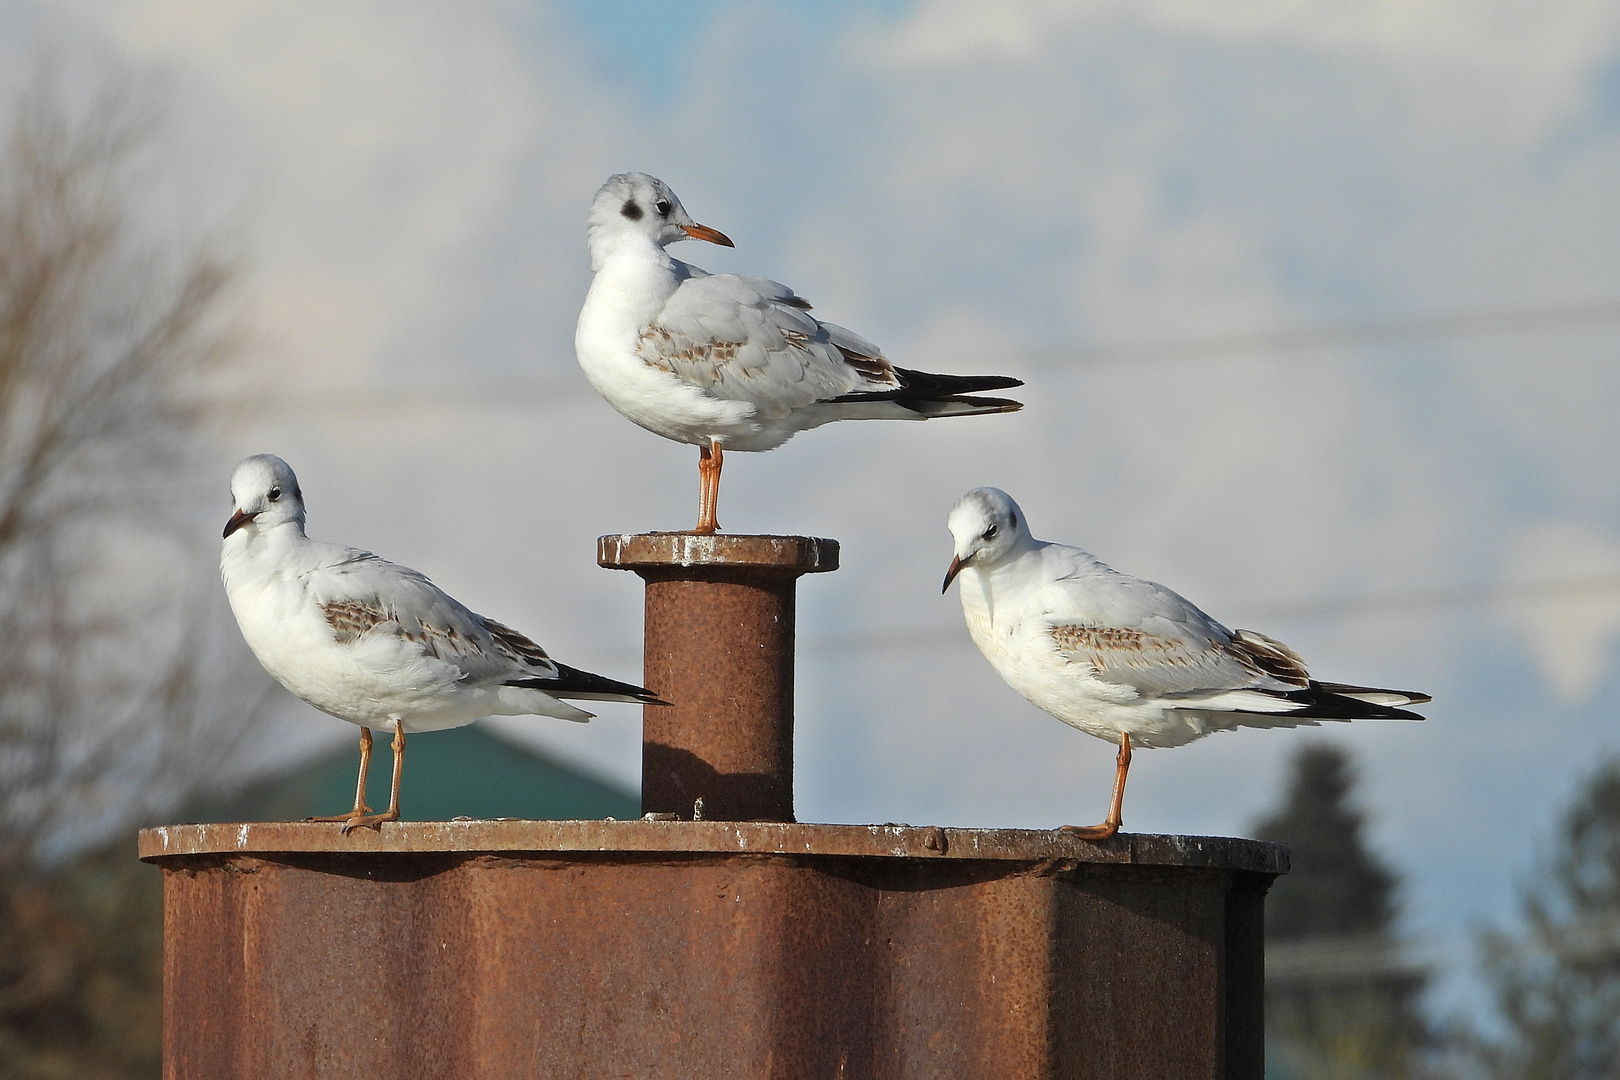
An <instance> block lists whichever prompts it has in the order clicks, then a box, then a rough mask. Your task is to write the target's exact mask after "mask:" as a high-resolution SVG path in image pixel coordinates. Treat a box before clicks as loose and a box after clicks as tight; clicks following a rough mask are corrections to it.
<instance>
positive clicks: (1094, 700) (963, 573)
mask: <svg viewBox="0 0 1620 1080" xmlns="http://www.w3.org/2000/svg"><path fill="white" fill-rule="evenodd" d="M948 524H949V527H950V530H951V536H952V538H953V539H954V540H955V542H956V554H955V557H954V558H952V559H951V566H950V570H949V571H947V572H946V574H945V584H944V587H943V588H942V589H941V592H943V591H944V590H945V589H949V588H950V587H951V582H952V581H953V580H955V579H956V578H957V577H960V578H961V579H962V584H961V586H960V588H959V590H958V591H959V592H960V593H961V596H962V613H963V614H964V615H965V616H966V617H967V626H968V634H969V635H970V636H971V637H972V638H973V643H974V644H975V645H977V646H978V647H979V651H980V652H982V653H984V657H985V659H986V660H989V661H990V666H991V667H993V668H995V669H996V671H997V673H999V674H1000V675H1001V677H1002V678H1003V679H1005V680H1006V681H1007V685H1008V686H1011V687H1012V688H1013V689H1014V690H1016V691H1018V692H1019V693H1020V694H1022V695H1024V697H1026V698H1028V699H1029V701H1030V702H1031V703H1032V704H1034V705H1036V706H1037V707H1039V708H1041V709H1044V710H1045V711H1047V712H1049V713H1051V714H1052V715H1053V716H1055V717H1057V718H1058V719H1059V720H1062V721H1063V722H1064V723H1065V724H1068V725H1069V726H1071V727H1076V728H1079V729H1080V730H1081V731H1084V732H1085V733H1086V734H1088V735H1095V736H1097V737H1098V738H1099V739H1107V740H1108V741H1109V742H1112V743H1117V744H1118V746H1119V756H1118V759H1117V760H1118V764H1117V767H1116V769H1115V772H1114V797H1113V801H1112V803H1111V804H1110V807H1109V811H1108V819H1107V820H1106V821H1104V822H1103V824H1101V825H1092V826H1086V827H1081V826H1075V825H1065V826H1063V828H1065V829H1067V830H1069V831H1071V832H1076V833H1079V834H1080V835H1081V836H1082V837H1084V838H1086V839H1088V840H1105V839H1107V838H1108V837H1110V836H1112V835H1114V833H1115V832H1117V831H1118V830H1119V827H1120V804H1121V802H1122V801H1123V800H1124V797H1125V774H1126V772H1127V771H1129V769H1130V765H1131V747H1132V746H1144V747H1153V746H1181V745H1182V744H1183V743H1189V742H1192V741H1193V740H1194V739H1200V738H1203V737H1204V736H1205V735H1208V734H1209V733H1210V732H1212V731H1224V730H1228V729H1231V728H1236V727H1296V726H1299V725H1302V724H1304V725H1309V726H1312V727H1314V726H1316V723H1317V721H1319V720H1422V719H1423V717H1421V716H1419V715H1418V714H1417V713H1414V712H1407V711H1406V710H1405V709H1402V708H1401V707H1400V706H1403V705H1421V704H1422V703H1423V702H1425V701H1429V700H1430V698H1429V696H1428V695H1427V694H1414V693H1410V692H1407V691H1404V690H1379V689H1375V688H1373V687H1369V686H1349V685H1346V684H1344V683H1326V682H1317V681H1316V680H1315V679H1313V678H1311V677H1310V675H1309V673H1307V672H1306V670H1305V662H1304V661H1303V660H1301V659H1300V658H1299V654H1298V653H1296V652H1294V650H1292V649H1290V648H1289V647H1288V646H1286V645H1284V644H1283V643H1282V642H1280V641H1273V640H1272V639H1271V638H1268V637H1266V636H1264V635H1263V634H1256V633H1255V632H1253V631H1252V630H1228V629H1227V628H1226V627H1224V626H1222V625H1221V624H1220V623H1218V622H1216V621H1215V620H1214V619H1212V618H1210V617H1209V616H1208V615H1205V614H1204V613H1203V612H1202V611H1200V610H1198V608H1196V607H1194V606H1193V605H1192V604H1191V603H1189V602H1188V601H1186V600H1184V599H1182V598H1181V597H1180V596H1178V595H1177V594H1175V593H1173V592H1171V591H1170V590H1169V589H1167V588H1165V587H1164V586H1163V585H1158V584H1155V583H1154V582H1151V581H1143V580H1142V579H1141V578H1134V577H1130V576H1128V575H1126V574H1121V573H1119V572H1118V571H1117V570H1111V569H1109V568H1108V567H1107V566H1104V565H1103V564H1102V563H1101V562H1099V561H1098V560H1097V559H1096V558H1095V557H1093V556H1092V555H1090V554H1088V553H1086V552H1084V551H1081V550H1080V549H1079V548H1076V547H1068V546H1066V545H1063V544H1051V543H1047V542H1046V541H1044V540H1037V539H1035V538H1034V537H1033V536H1031V535H1030V532H1029V523H1028V522H1027V521H1026V520H1025V519H1024V515H1023V512H1022V511H1021V510H1019V508H1018V504H1017V503H1015V502H1013V500H1012V498H1011V497H1010V496H1009V495H1008V494H1007V493H1006V492H1004V491H1000V490H998V489H996V488H989V487H984V488H975V489H974V490H972V491H970V492H968V493H967V494H966V495H963V496H962V497H961V498H960V499H958V500H957V502H956V505H955V506H953V507H952V508H951V513H950V518H949V520H948Z"/></svg>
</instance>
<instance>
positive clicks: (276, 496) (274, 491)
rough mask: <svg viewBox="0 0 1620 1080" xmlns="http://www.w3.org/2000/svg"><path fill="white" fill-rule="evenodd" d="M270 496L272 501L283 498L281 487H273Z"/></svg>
mask: <svg viewBox="0 0 1620 1080" xmlns="http://www.w3.org/2000/svg"><path fill="white" fill-rule="evenodd" d="M269 498H270V501H271V502H275V501H276V500H277V499H279V498H281V489H280V488H271V489H270V496H269Z"/></svg>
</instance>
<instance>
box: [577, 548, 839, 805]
mask: <svg viewBox="0 0 1620 1080" xmlns="http://www.w3.org/2000/svg"><path fill="white" fill-rule="evenodd" d="M596 561H597V562H598V563H600V564H601V565H602V566H605V567H609V568H611V569H615V570H632V571H634V572H635V573H636V574H638V575H640V576H641V578H642V579H643V580H644V581H645V582H646V583H647V584H646V591H647V597H646V605H647V609H646V611H647V614H646V645H645V660H644V664H645V671H644V675H643V683H644V685H646V686H647V688H648V689H650V690H652V691H654V692H655V693H657V694H658V695H659V696H660V697H662V698H664V699H665V700H666V701H669V702H671V703H672V704H671V705H669V706H660V705H648V706H646V707H645V708H644V709H643V718H642V744H641V811H642V813H644V814H647V813H658V814H675V815H676V816H677V817H679V818H682V819H687V820H690V819H692V818H693V817H694V816H701V817H702V818H704V819H706V820H711V821H792V820H793V632H794V618H795V610H794V593H795V585H796V582H797V581H798V578H799V576H800V575H802V574H817V573H824V572H826V571H829V570H836V569H838V542H837V541H835V540H821V539H816V538H814V537H808V536H732V535H724V534H721V535H715V536H694V535H691V534H688V533H643V534H639V535H619V536H604V537H602V538H601V539H600V540H598V541H597V556H596ZM699 800H701V804H700V803H699ZM699 805H701V810H700V811H699V812H698V813H696V814H694V807H695V806H699Z"/></svg>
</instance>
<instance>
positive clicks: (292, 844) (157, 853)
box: [139, 818, 1288, 875]
mask: <svg viewBox="0 0 1620 1080" xmlns="http://www.w3.org/2000/svg"><path fill="white" fill-rule="evenodd" d="M139 846H140V857H141V858H143V859H149V860H152V861H154V862H160V860H161V857H162V856H165V855H231V854H237V855H277V854H288V853H298V852H324V853H328V854H347V853H359V852H395V853H418V852H419V853H430V852H443V853H458V854H466V853H479V852H485V853H489V852H510V851H522V852H527V853H530V854H539V853H558V854H561V853H576V852H578V853H583V852H620V853H625V854H630V853H664V852H667V853H680V854H694V855H695V854H731V853H739V854H741V853H746V854H753V855H828V856H834V855H836V856H846V857H856V858H879V859H902V858H909V859H925V860H932V859H942V858H943V859H976V860H991V861H1007V862H1029V863H1036V862H1043V861H1048V860H1061V861H1066V862H1073V863H1077V864H1078V863H1126V864H1130V865H1135V866H1169V867H1184V868H1206V869H1221V870H1246V871H1249V872H1252V873H1257V874H1273V875H1275V874H1284V873H1287V872H1288V849H1287V848H1285V847H1283V846H1282V845H1281V844H1266V843H1261V842H1260V841H1258V840H1240V839H1235V838H1231V837H1222V836H1156V835H1152V834H1147V833H1119V834H1118V835H1116V836H1114V837H1112V838H1110V839H1108V840H1105V841H1101V842H1093V841H1090V840H1079V839H1076V838H1075V836H1074V835H1073V834H1072V833H1067V832H1064V831H1062V830H1060V829H1050V830H1048V829H942V828H939V827H937V826H933V825H808V824H799V823H789V822H764V821H737V822H733V821H696V822H694V821H594V820H593V821H521V820H517V819H508V818H500V819H496V820H493V821H472V820H464V821H393V822H385V823H384V824H383V826H382V829H381V830H380V831H373V830H371V829H360V830H357V831H355V832H352V833H350V834H349V835H347V836H344V835H342V834H341V832H340V831H339V827H338V826H337V825H332V824H325V823H320V822H310V821H265V822H251V823H244V824H239V825H217V824H216V825H163V826H159V827H157V828H152V829H142V830H141V832H140V837H139ZM160 864H161V863H160Z"/></svg>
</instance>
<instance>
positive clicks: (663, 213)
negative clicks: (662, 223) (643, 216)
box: [653, 199, 669, 217]
mask: <svg viewBox="0 0 1620 1080" xmlns="http://www.w3.org/2000/svg"><path fill="white" fill-rule="evenodd" d="M653 209H654V210H656V211H658V216H659V217H669V200H668V199H659V200H658V201H657V202H655V203H653Z"/></svg>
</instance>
